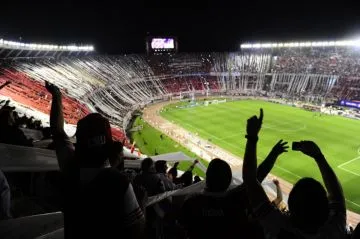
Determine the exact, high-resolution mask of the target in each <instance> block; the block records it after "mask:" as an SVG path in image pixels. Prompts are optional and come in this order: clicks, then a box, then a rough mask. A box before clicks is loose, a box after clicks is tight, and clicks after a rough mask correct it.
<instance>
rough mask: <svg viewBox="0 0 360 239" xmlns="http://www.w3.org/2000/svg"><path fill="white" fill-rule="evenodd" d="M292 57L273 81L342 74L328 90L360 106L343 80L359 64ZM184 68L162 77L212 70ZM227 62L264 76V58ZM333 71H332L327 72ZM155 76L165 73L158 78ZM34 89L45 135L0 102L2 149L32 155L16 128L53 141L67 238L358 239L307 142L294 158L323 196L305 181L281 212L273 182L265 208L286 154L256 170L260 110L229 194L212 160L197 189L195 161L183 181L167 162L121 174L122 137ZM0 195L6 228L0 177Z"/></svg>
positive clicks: (188, 84)
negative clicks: (307, 166)
mask: <svg viewBox="0 0 360 239" xmlns="http://www.w3.org/2000/svg"><path fill="white" fill-rule="evenodd" d="M291 54H294V53H291ZM291 54H289V53H286V54H284V55H283V56H279V57H278V58H277V59H276V62H275V65H274V68H273V71H274V72H279V73H280V72H287V73H289V72H294V73H297V71H299V72H302V73H319V74H342V73H341V72H342V71H347V68H346V67H345V66H344V69H343V68H341V67H340V68H339V65H342V64H343V63H344V65H346V64H349V65H350V67H351V68H352V67H354V69H352V70H351V71H347V72H349V74H347V73H346V74H344V77H345V78H340V80H339V81H338V84H335V86H334V89H335V90H336V92H339V93H336V92H335V94H341V95H346V96H347V97H348V98H352V97H358V96H359V94H358V93H357V92H359V91H358V89H359V88H360V85H359V83H358V82H357V78H351V77H350V76H357V74H358V72H357V61H353V60H351V59H353V58H352V57H353V56H349V57H342V58H341V59H340V58H339V57H338V58H336V57H335V58H331V57H327V58H326V57H323V58H319V57H316V58H315V57H314V56H313V55H311V54H309V55H305V56H293V55H291ZM312 54H315V53H312ZM209 57H210V56H209ZM287 58H288V59H287ZM325 58H326V59H325ZM187 59H192V61H181V62H185V63H181V64H182V65H181V66H178V65H177V64H178V62H177V61H175V60H174V59H172V61H171V62H170V63H171V64H170V63H169V62H166V64H165V63H164V67H165V65H166V67H170V69H167V71H168V72H169V73H170V74H175V73H187V72H186V70H189V71H193V69H194V68H195V69H198V71H201V72H202V71H204V72H208V71H209V70H210V68H211V64H213V62H212V61H211V60H208V59H207V58H196V59H195V58H187ZM323 59H325V60H324V61H323ZM331 59H333V60H331ZM334 59H336V60H334ZM339 59H340V60H339ZM97 60H99V59H97ZM102 60H104V59H102ZM143 60H144V59H143V58H139V59H138V58H135V57H134V59H132V60H131V61H129V62H128V61H127V62H126V64H128V65H130V66H131V65H135V64H136V63H138V62H143ZM150 60H151V59H150ZM242 60H244V61H245V60H248V61H249V62H254V63H251V64H256V65H257V67H259V68H256V67H255V68H252V67H250V66H248V65H246V64H245V65H242V66H241V67H240V68H239V64H236V62H237V61H242ZM258 60H259V61H258ZM104 61H105V60H104ZM117 61H118V62H117ZM114 62H115V63H114ZM234 62H235V63H234V70H236V69H240V70H248V69H250V71H258V70H259V69H260V71H264V69H267V67H268V63H266V62H268V55H264V56H263V59H262V58H249V59H245V58H243V59H239V58H236V57H234ZM262 62H265V63H266V64H263V63H262ZM95 63H97V61H94V62H92V64H95ZM122 63H124V64H125V62H122V61H121V60H116V59H115V60H114V61H110V62H107V64H108V66H109V67H110V68H111V66H112V67H115V68H116V66H117V65H116V64H119V65H120V64H122ZM114 64H115V65H114ZM144 64H145V63H144ZM332 64H335V65H337V67H336V71H335V72H334V71H333V70H332V69H333V68H332V66H331V65H332ZM326 65H327V66H326ZM84 67H86V66H84ZM159 67H162V65H161V64H160V65H159ZM298 67H299V68H298ZM190 69H192V70H190ZM124 71H125V70H124ZM154 71H156V70H154ZM159 71H162V72H164V70H163V69H160V70H159ZM137 72H143V73H142V74H144V75H146V74H152V73H151V69H150V68H147V67H141V68H139V69H138V70H137ZM109 74H110V73H109ZM134 74H135V72H134ZM14 75H16V77H14ZM7 77H10V78H11V79H15V78H16V79H18V80H17V81H16V82H15V84H14V86H10V89H7V90H8V92H12V90H13V91H14V92H15V91H16V92H18V91H21V92H23V93H24V92H25V91H24V90H23V88H21V87H20V88H21V90H20V88H19V86H20V85H26V84H27V83H26V82H27V80H28V79H27V77H26V76H19V73H16V72H8V75H7ZM180 78H181V79H180ZM19 79H21V80H19ZM24 82H25V83H26V84H25V83H24ZM161 82H162V84H163V87H164V88H165V89H166V90H167V91H171V92H179V91H182V90H183V89H186V90H206V89H207V88H209V89H211V90H216V89H219V87H220V86H219V82H218V79H217V78H211V77H207V78H202V77H200V76H189V77H186V78H184V77H179V78H174V79H165V80H161ZM134 84H135V83H134ZM136 84H137V86H139V85H141V84H143V86H141V87H140V89H141V88H142V87H144V88H149V86H151V87H150V88H149V91H148V92H147V93H146V94H142V93H139V92H137V94H139V97H137V98H139V100H140V99H143V98H145V97H146V96H148V95H153V94H156V93H157V92H158V91H159V89H158V88H157V87H156V85H154V84H153V83H147V82H137V83H136ZM7 86H9V83H5V84H3V85H2V86H0V89H1V88H4V87H7ZM36 87H40V86H36ZM41 87H42V88H41V90H39V91H37V90H34V91H37V92H41V93H37V97H38V98H36V97H35V98H34V97H32V98H31V99H32V100H33V101H39V100H40V101H42V102H46V103H47V104H50V99H51V110H50V128H42V126H41V122H39V121H36V120H34V119H33V118H27V117H26V116H24V117H19V116H18V114H17V113H16V111H15V109H14V108H13V107H11V106H9V102H0V103H1V104H4V105H3V106H2V107H1V109H0V143H6V144H15V145H22V146H33V142H32V140H31V139H27V138H26V136H25V134H24V133H23V131H21V128H22V127H26V128H29V129H34V130H42V131H43V135H44V138H46V139H49V138H51V139H52V141H51V145H49V148H51V149H54V150H55V151H56V155H57V160H58V164H59V168H60V173H61V185H62V192H61V197H62V199H63V200H62V203H61V210H62V211H63V213H64V228H65V231H64V232H65V234H64V235H65V238H75V237H78V238H83V237H84V238H87V237H90V238H93V237H99V238H115V237H131V238H147V237H148V238H209V237H210V238H220V237H224V238H350V237H352V238H358V233H359V230H360V229H358V227H357V228H356V229H355V231H354V232H353V234H352V235H351V232H350V231H349V230H348V229H347V226H346V207H345V198H344V194H343V191H342V187H341V184H340V183H339V181H338V179H337V177H336V174H335V173H334V171H333V170H332V168H331V167H330V166H329V164H328V163H327V161H326V158H325V156H324V155H323V153H322V151H321V150H320V148H319V147H318V146H317V145H316V144H315V143H314V142H311V141H301V142H300V145H301V147H300V149H299V151H300V152H302V153H304V154H305V155H308V156H309V157H311V158H312V159H313V160H314V161H315V162H316V164H317V166H318V168H319V170H320V173H321V175H322V178H323V184H324V185H325V186H323V185H322V183H320V182H318V181H316V180H315V179H313V178H302V179H300V180H299V181H298V182H297V183H296V184H295V185H294V188H293V189H292V191H291V192H290V195H289V200H288V208H287V207H286V206H285V204H284V203H283V201H282V194H281V188H280V183H279V181H277V180H274V184H275V185H276V188H277V195H278V197H277V198H276V199H275V200H270V199H269V198H268V196H267V194H266V193H265V191H264V188H263V187H262V185H261V182H262V181H263V180H264V179H265V178H266V177H267V175H268V174H269V172H270V171H271V169H272V168H273V167H274V165H275V163H276V160H277V158H278V157H279V156H280V155H281V154H284V153H286V152H287V150H288V146H287V142H283V141H282V140H280V141H279V142H278V143H277V144H276V145H275V146H274V147H273V149H272V150H271V151H270V153H269V155H268V156H267V158H266V159H265V160H264V161H263V162H262V163H261V164H260V165H259V166H258V164H257V156H256V148H257V142H258V141H259V133H260V131H261V126H262V122H263V120H264V114H263V111H262V110H261V113H260V116H259V117H257V116H253V117H251V118H250V119H249V120H248V122H247V125H246V136H245V137H246V149H245V155H244V165H243V181H244V182H243V184H241V185H237V186H236V187H231V182H232V172H231V168H230V166H229V165H228V163H226V162H225V161H224V160H221V159H218V158H217V159H213V160H212V161H211V162H210V164H209V166H208V168H207V171H206V178H205V179H204V182H202V180H203V179H201V178H200V177H198V176H195V177H194V175H193V172H192V171H193V169H194V167H195V166H196V164H197V163H198V161H194V163H193V164H192V165H191V166H190V168H189V169H188V170H187V171H185V172H184V173H183V174H182V175H181V176H179V175H178V170H177V166H178V164H177V163H175V164H174V165H173V167H171V168H170V169H169V168H168V167H169V166H168V164H167V162H166V161H155V162H154V160H153V159H151V158H146V159H144V160H142V162H141V169H140V171H136V170H129V169H125V168H124V159H123V147H124V145H123V143H120V141H115V140H114V135H115V134H121V133H119V132H116V131H114V130H113V129H112V128H111V126H110V123H109V120H108V119H106V118H105V117H104V116H102V115H101V114H98V113H92V114H89V111H87V110H86V108H81V107H80V108H79V109H80V110H79V111H76V112H74V111H73V108H74V105H75V106H80V104H79V103H78V102H75V103H74V102H72V103H69V101H68V98H67V97H64V96H63V95H62V92H61V91H60V89H59V88H58V87H57V86H55V85H53V84H50V83H48V82H47V83H46V85H45V88H44V87H43V86H41ZM126 87H128V86H126ZM126 87H125V88H126ZM287 87H288V86H287V85H285V84H283V85H280V84H279V85H277V86H276V87H275V89H276V91H279V92H282V91H286V89H287ZM44 89H46V90H44ZM108 89H109V90H108V91H107V93H106V95H103V96H102V97H104V98H107V101H108V103H109V104H111V100H112V99H114V100H116V101H121V100H124V99H118V98H116V97H118V96H117V95H118V94H116V93H117V89H115V88H114V89H111V88H108ZM131 92H132V93H134V92H135V91H131ZM24 94H25V93H24ZM110 97H111V98H110ZM104 102H105V101H104ZM130 102H131V101H125V100H124V102H123V105H130ZM25 103H26V102H25ZM41 104H42V106H41V107H40V108H41V109H44V108H48V106H46V105H45V103H41ZM69 104H71V105H72V106H69ZM75 108H76V107H75ZM69 110H70V111H69ZM124 110H126V109H124ZM69 115H71V116H69ZM66 118H68V120H69V122H72V123H77V131H76V145H74V144H73V143H72V142H71V139H70V138H69V137H68V136H67V134H66V133H65V131H64V123H65V119H66ZM121 142H122V141H121ZM107 162H109V164H110V165H108V164H107ZM202 183H204V184H205V187H204V189H203V190H202V191H201V192H197V193H195V194H193V195H186V196H181V197H175V196H173V197H172V196H170V197H165V198H164V199H162V200H160V201H158V202H156V203H154V204H151V205H148V204H147V202H148V199H149V198H150V197H154V196H157V195H159V194H163V193H165V192H170V191H174V190H179V189H184V188H187V187H191V186H192V185H195V184H202ZM0 195H1V197H0V219H8V218H11V216H12V215H11V210H10V187H9V183H8V182H7V180H6V177H5V176H4V174H2V172H1V171H0ZM309 195H311V197H309ZM79 222H80V223H79Z"/></svg>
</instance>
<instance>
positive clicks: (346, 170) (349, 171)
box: [339, 167, 360, 177]
mask: <svg viewBox="0 0 360 239" xmlns="http://www.w3.org/2000/svg"><path fill="white" fill-rule="evenodd" d="M339 168H340V167H339ZM340 169H342V170H344V171H345V172H348V173H351V174H354V175H355V176H358V177H360V174H357V173H355V172H353V171H351V170H348V169H346V168H340Z"/></svg>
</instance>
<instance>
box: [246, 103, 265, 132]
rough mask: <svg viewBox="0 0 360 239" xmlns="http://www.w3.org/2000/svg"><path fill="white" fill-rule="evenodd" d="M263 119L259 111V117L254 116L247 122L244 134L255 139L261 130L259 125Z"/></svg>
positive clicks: (262, 113)
mask: <svg viewBox="0 0 360 239" xmlns="http://www.w3.org/2000/svg"><path fill="white" fill-rule="evenodd" d="M263 118H264V112H263V109H260V115H259V117H257V116H256V115H254V116H253V117H251V118H250V119H248V121H247V127H246V132H247V136H248V137H257V136H258V134H259V131H260V129H261V125H262V122H263Z"/></svg>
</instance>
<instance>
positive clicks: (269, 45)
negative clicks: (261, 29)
mask: <svg viewBox="0 0 360 239" xmlns="http://www.w3.org/2000/svg"><path fill="white" fill-rule="evenodd" d="M262 47H264V48H271V43H265V44H262Z"/></svg>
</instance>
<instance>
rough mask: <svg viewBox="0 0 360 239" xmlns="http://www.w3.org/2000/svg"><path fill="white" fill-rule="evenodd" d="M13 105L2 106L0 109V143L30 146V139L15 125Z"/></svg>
mask: <svg viewBox="0 0 360 239" xmlns="http://www.w3.org/2000/svg"><path fill="white" fill-rule="evenodd" d="M14 109H15V107H10V106H7V105H5V106H3V107H2V108H1V109H0V131H1V134H0V143H4V144H13V145H21V146H32V140H28V139H27V138H26V136H25V134H24V132H22V131H21V130H20V129H19V128H18V127H17V126H16V125H15V119H14V115H13V113H14V111H13V110H14Z"/></svg>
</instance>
